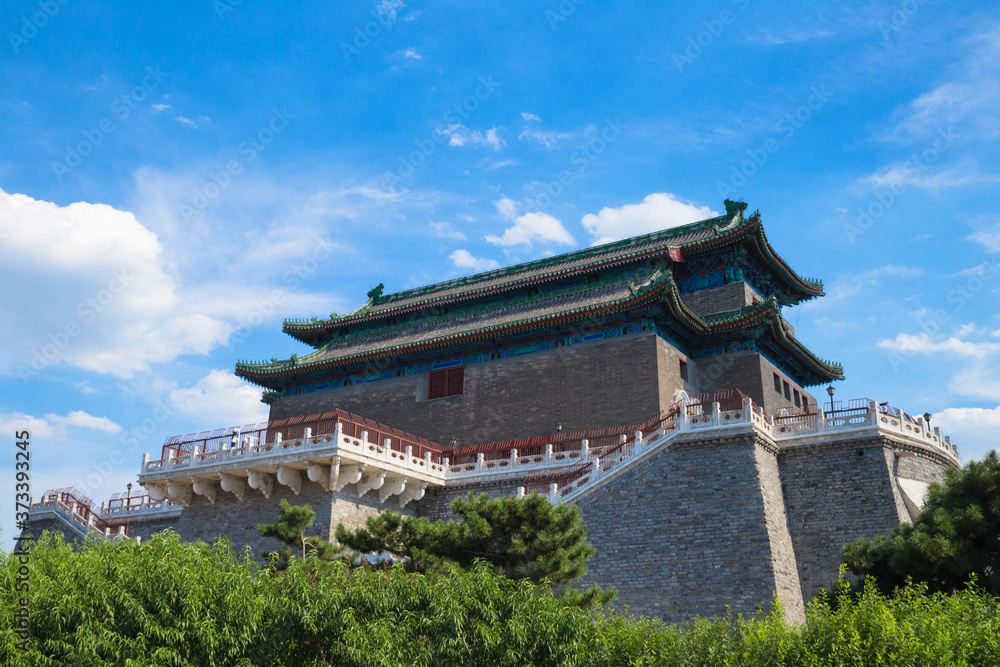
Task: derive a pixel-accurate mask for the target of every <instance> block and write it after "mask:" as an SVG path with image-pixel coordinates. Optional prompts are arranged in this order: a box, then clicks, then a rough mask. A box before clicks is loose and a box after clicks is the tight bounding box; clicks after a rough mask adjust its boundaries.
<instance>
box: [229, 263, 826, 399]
mask: <svg viewBox="0 0 1000 667" xmlns="http://www.w3.org/2000/svg"><path fill="white" fill-rule="evenodd" d="M636 278H638V280H637V279H636ZM656 302H659V303H662V304H663V305H664V306H665V307H666V309H667V310H668V311H669V312H670V313H671V314H672V315H673V317H675V318H676V319H677V320H678V321H679V322H681V323H682V324H683V325H684V326H685V328H686V329H687V330H689V331H690V332H691V333H692V334H693V335H696V336H707V335H710V334H720V333H727V332H733V331H739V330H740V329H741V328H743V327H746V326H748V325H750V324H765V325H767V324H769V325H770V326H771V330H772V336H773V338H774V340H775V341H776V343H777V344H778V345H779V346H780V347H781V348H782V349H784V350H785V351H786V352H787V353H788V354H790V355H791V356H792V357H794V358H796V359H798V360H799V363H800V364H802V367H803V368H804V369H806V372H807V374H808V375H807V376H806V377H803V378H800V380H801V381H802V382H803V384H804V385H807V386H808V385H811V384H819V383H822V382H827V381H829V380H832V379H842V378H843V368H842V367H841V366H840V364H836V363H833V362H828V361H824V360H822V359H820V358H819V357H817V356H816V355H815V354H813V353H812V352H811V351H809V350H808V349H807V348H806V347H805V346H803V345H802V344H801V343H799V342H798V341H797V340H796V339H795V338H793V337H791V336H790V335H788V333H787V331H786V330H785V326H784V325H783V324H782V320H781V307H780V306H779V304H778V303H777V301H776V300H775V299H768V300H766V301H761V302H758V303H755V304H753V305H751V306H747V307H745V308H743V309H741V310H740V311H737V312H734V313H729V314H725V315H718V316H711V317H704V318H703V317H700V316H698V315H697V314H696V313H695V312H694V311H692V310H691V309H690V308H688V306H687V305H686V304H685V303H684V301H683V300H681V298H680V290H679V289H678V287H677V284H676V282H675V281H674V279H673V275H672V273H671V271H670V270H669V269H667V268H663V267H656V268H649V269H645V270H644V271H643V272H641V273H639V274H638V275H636V274H629V275H628V276H625V277H623V278H621V279H619V280H617V281H614V282H609V283H594V284H591V285H586V286H578V287H574V288H570V289H566V290H560V291H556V292H553V293H551V294H546V295H539V296H535V297H533V298H525V299H520V300H519V301H517V302H515V303H511V304H509V305H507V306H504V307H498V306H496V305H484V306H483V307H482V308H473V309H470V310H467V311H461V312H458V313H453V314H450V315H441V316H437V317H431V318H426V319H423V320H420V321H417V322H410V323H402V324H394V325H391V326H387V327H386V328H385V329H377V330H374V331H372V330H368V331H363V332H360V333H357V334H348V335H346V336H339V337H337V338H334V339H331V340H330V341H329V342H328V343H326V344H325V345H324V346H323V347H322V348H320V349H319V350H317V351H316V352H313V353H312V354H309V355H306V356H304V357H302V358H301V359H298V358H295V357H293V358H292V359H288V360H282V361H279V360H272V361H271V362H264V363H246V362H240V363H237V364H236V374H237V375H239V376H240V377H243V378H245V379H247V380H249V381H250V382H253V383H255V384H258V385H261V386H264V387H269V388H272V389H278V388H280V387H281V386H283V385H284V384H285V383H287V382H288V381H289V380H292V379H294V378H298V377H304V376H309V375H314V374H316V373H322V372H324V371H329V370H333V369H336V368H342V367H344V366H350V365H354V364H358V363H363V362H365V361H367V360H371V359H376V358H385V357H387V356H390V357H391V356H397V355H402V354H409V353H414V352H427V351H432V350H434V349H440V348H445V347H449V346H453V345H461V344H465V343H470V342H474V341H477V340H488V339H491V338H495V337H500V336H505V335H510V334H514V333H519V332H523V331H530V330H539V329H545V328H548V327H551V326H554V325H556V324H568V323H573V322H580V321H584V320H589V319H592V318H599V317H600V316H602V315H606V314H608V313H615V312H622V311H625V310H628V309H630V308H636V307H638V306H643V305H646V304H651V303H656Z"/></svg>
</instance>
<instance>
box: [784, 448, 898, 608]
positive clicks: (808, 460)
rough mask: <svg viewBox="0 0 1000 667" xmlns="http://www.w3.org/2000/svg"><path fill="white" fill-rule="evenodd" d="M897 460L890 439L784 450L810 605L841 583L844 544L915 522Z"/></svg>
mask: <svg viewBox="0 0 1000 667" xmlns="http://www.w3.org/2000/svg"><path fill="white" fill-rule="evenodd" d="M893 459H894V456H893V454H892V444H891V443H890V442H888V441H887V440H885V439H884V438H873V439H872V438H869V439H866V440H853V441H844V442H831V443H823V442H822V441H819V442H816V443H814V444H810V445H804V446H797V447H793V448H788V449H784V450H782V454H781V458H780V470H781V479H782V487H783V488H784V491H785V507H786V510H787V512H788V525H789V530H790V532H791V535H792V544H793V545H794V546H795V556H796V562H797V564H798V570H799V580H800V582H801V584H802V595H803V598H804V599H805V600H806V601H808V600H811V599H812V598H813V597H814V596H815V595H816V593H817V592H818V591H819V589H820V588H829V587H830V586H832V584H833V583H834V582H835V581H836V580H837V575H838V570H839V565H840V549H841V547H842V546H843V545H844V544H847V543H848V542H853V541H854V540H856V539H858V538H859V537H874V536H875V535H879V534H887V533H889V532H891V531H892V529H893V528H895V527H896V526H897V525H899V524H900V523H901V522H903V521H908V520H909V514H908V513H907V511H906V507H905V505H904V504H903V501H902V499H901V497H900V494H899V490H898V488H897V486H896V483H895V479H894V475H893V474H892V469H893Z"/></svg>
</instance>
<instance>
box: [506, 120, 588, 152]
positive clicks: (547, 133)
mask: <svg viewBox="0 0 1000 667" xmlns="http://www.w3.org/2000/svg"><path fill="white" fill-rule="evenodd" d="M596 132H597V127H596V126H595V125H588V126H586V127H585V128H583V129H580V130H571V131H568V132H556V131H553V130H530V129H528V128H525V129H524V130H522V131H521V134H519V135H518V136H517V138H518V139H519V140H521V141H534V142H536V143H539V144H542V145H543V146H545V147H546V148H552V147H553V146H555V145H557V144H558V143H560V142H562V141H579V142H582V141H583V140H586V139H590V138H591V137H593V136H594V134H595V133H596Z"/></svg>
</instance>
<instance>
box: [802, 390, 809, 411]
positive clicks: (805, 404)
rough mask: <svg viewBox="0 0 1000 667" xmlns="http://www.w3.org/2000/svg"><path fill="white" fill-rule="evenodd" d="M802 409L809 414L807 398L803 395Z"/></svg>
mask: <svg viewBox="0 0 1000 667" xmlns="http://www.w3.org/2000/svg"><path fill="white" fill-rule="evenodd" d="M802 409H803V410H804V411H805V412H809V397H808V396H806V395H805V394H802Z"/></svg>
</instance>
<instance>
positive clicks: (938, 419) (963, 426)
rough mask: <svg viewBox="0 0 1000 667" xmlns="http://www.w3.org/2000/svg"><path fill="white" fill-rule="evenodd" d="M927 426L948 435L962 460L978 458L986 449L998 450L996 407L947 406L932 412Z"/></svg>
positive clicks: (999, 422) (998, 412) (999, 426)
mask: <svg viewBox="0 0 1000 667" xmlns="http://www.w3.org/2000/svg"><path fill="white" fill-rule="evenodd" d="M931 425H933V426H939V427H940V428H941V433H942V435H950V436H951V439H952V443H954V444H955V445H956V446H957V447H958V452H959V454H960V455H961V457H962V460H965V461H968V460H975V459H981V458H983V456H984V455H985V454H986V452H987V451H989V450H990V449H1000V445H998V444H997V437H996V434H997V432H998V431H1000V406H997V407H996V408H992V409H991V408H947V409H945V410H942V411H941V412H938V413H936V414H934V415H933V416H932V418H931Z"/></svg>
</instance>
